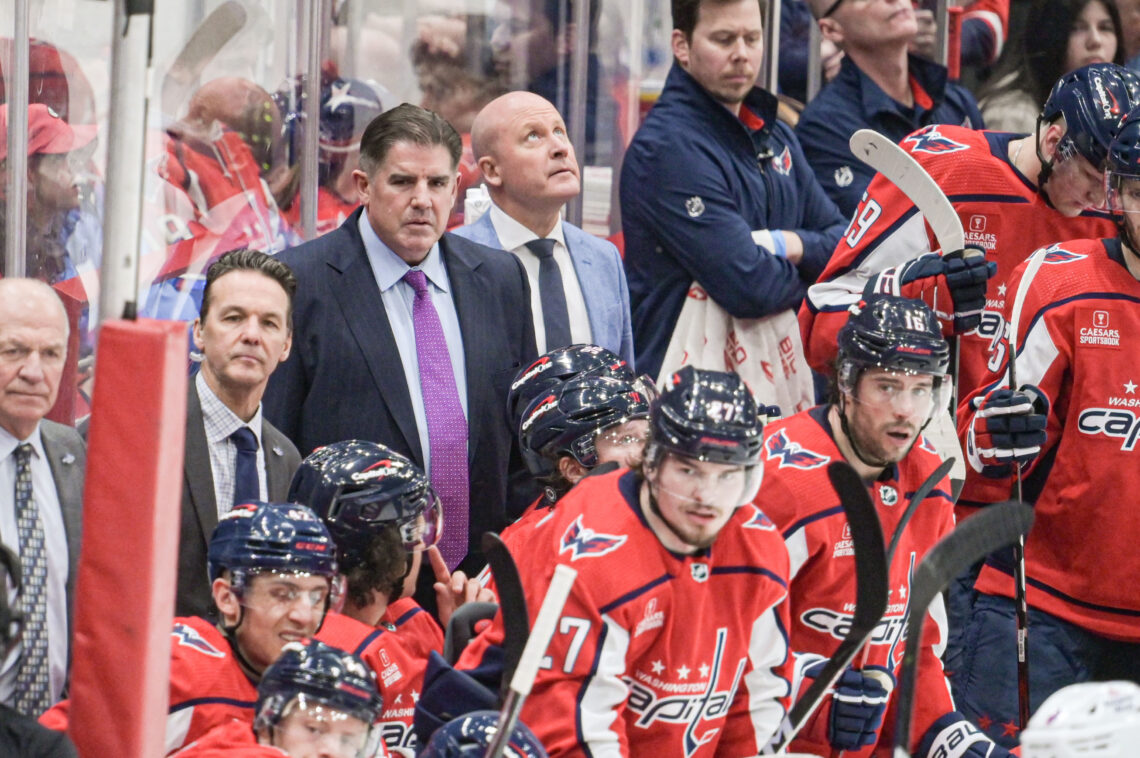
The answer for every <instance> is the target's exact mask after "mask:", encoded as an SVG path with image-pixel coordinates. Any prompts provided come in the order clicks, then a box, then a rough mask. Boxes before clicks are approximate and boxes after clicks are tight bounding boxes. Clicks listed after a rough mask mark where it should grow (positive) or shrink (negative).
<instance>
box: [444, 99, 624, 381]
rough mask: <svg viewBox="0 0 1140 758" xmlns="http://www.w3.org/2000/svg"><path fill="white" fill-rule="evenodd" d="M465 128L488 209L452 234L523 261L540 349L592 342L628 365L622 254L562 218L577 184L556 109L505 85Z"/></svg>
mask: <svg viewBox="0 0 1140 758" xmlns="http://www.w3.org/2000/svg"><path fill="white" fill-rule="evenodd" d="M471 137H472V139H471V141H472V147H473V148H474V151H475V159H476V160H477V161H478V162H479V169H480V170H481V171H482V172H483V181H484V183H485V185H486V187H487V191H488V193H489V194H490V195H491V208H490V210H489V211H488V212H487V213H485V214H484V215H483V216H482V217H481V218H480V219H479V220H478V221H476V222H475V223H473V224H470V225H468V226H464V227H461V228H459V229H456V230H455V234H456V235H457V236H460V237H463V238H465V239H469V240H472V241H474V242H478V243H480V244H483V245H487V246H488V247H494V248H499V249H501V250H509V251H510V252H512V253H513V254H514V255H515V256H516V257H517V258H518V259H519V260H520V261H522V264H523V267H524V268H525V269H526V272H527V279H528V281H529V282H530V307H531V313H532V314H533V316H534V331H535V342H536V343H537V348H538V352H539V353H546V352H549V351H551V350H555V349H557V348H560V347H566V346H568V345H571V344H586V343H590V344H596V345H601V346H602V347H605V348H607V349H609V350H612V351H614V352H615V353H617V354H619V355H620V356H621V357H622V358H623V359H625V361H626V362H627V363H630V364H632V363H633V327H632V326H631V325H630V316H629V289H628V287H627V285H626V282H625V270H624V269H623V268H622V263H621V256H620V255H619V254H618V251H617V248H615V247H614V246H613V244H612V243H610V242H607V241H606V240H602V239H598V238H597V237H594V236H593V235H591V234H587V233H586V232H583V231H582V230H581V229H579V228H578V227H576V226H574V225H573V224H571V223H570V222H568V221H564V220H563V219H562V206H563V205H565V204H566V203H567V202H569V201H570V200H572V199H574V198H575V197H577V196H578V195H579V194H580V193H581V191H582V183H581V179H580V176H579V169H578V159H577V157H576V156H575V155H574V146H573V145H572V144H571V143H570V137H569V135H568V134H567V133H566V124H565V122H563V120H562V116H561V115H560V114H559V113H558V110H557V109H556V108H555V107H554V106H553V105H551V103H550V102H549V101H547V100H545V99H543V98H542V97H540V96H538V95H535V94H533V93H530V92H511V93H508V94H506V95H503V96H502V97H499V98H497V99H495V100H493V101H492V102H491V103H490V104H488V105H487V107H486V108H484V109H483V110H482V111H480V112H479V115H478V116H477V117H476V118H475V123H474V125H473V126H472V131H471Z"/></svg>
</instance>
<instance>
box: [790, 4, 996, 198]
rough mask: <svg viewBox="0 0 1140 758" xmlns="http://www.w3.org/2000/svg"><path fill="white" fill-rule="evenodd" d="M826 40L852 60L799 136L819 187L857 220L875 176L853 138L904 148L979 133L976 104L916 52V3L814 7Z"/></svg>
mask: <svg viewBox="0 0 1140 758" xmlns="http://www.w3.org/2000/svg"><path fill="white" fill-rule="evenodd" d="M810 5H811V8H812V13H813V14H815V17H816V18H817V19H818V23H819V30H820V32H821V33H822V35H823V37H824V39H830V40H831V41H832V42H834V43H835V44H836V46H838V47H839V48H840V49H841V50H843V52H844V58H843V62H842V64H841V65H840V69H839V75H838V76H837V77H836V78H835V79H834V80H833V81H832V82H831V83H830V84H828V85H827V86H826V87H825V88H824V89H823V91H822V92H820V93H819V96H818V97H816V98H815V99H814V100H812V101H811V102H810V103H809V104H808V106H807V108H805V109H804V112H803V113H802V114H800V121H799V124H797V126H796V136H797V137H798V138H799V140H800V143H801V144H802V145H803V148H804V155H805V156H806V157H807V160H808V162H809V163H810V164H811V167H812V169H813V170H814V171H815V175H816V177H817V178H818V179H819V183H820V184H821V185H823V188H824V190H825V191H826V192H827V194H828V195H829V196H830V197H831V199H832V200H834V201H835V204H836V205H838V206H839V210H840V212H842V213H843V215H844V216H845V217H848V216H850V215H851V212H852V211H854V210H855V206H856V205H857V204H858V203H859V198H860V197H861V196H862V195H863V190H865V189H866V188H867V184H868V183H869V182H870V181H871V177H872V176H874V173H875V172H874V171H873V170H872V169H871V167H870V166H868V165H867V164H865V163H863V162H862V161H860V160H858V159H856V158H855V157H854V156H852V155H851V148H850V146H849V145H848V140H850V138H851V135H852V134H854V133H855V132H856V131H858V130H859V129H864V128H866V129H874V130H875V131H877V132H881V133H882V134H884V135H886V136H887V137H888V138H889V139H890V140H891V141H893V142H898V141H899V140H901V139H902V138H903V137H905V136H906V135H908V134H910V133H911V132H913V131H914V130H915V129H918V128H919V127H922V126H926V125H928V124H953V125H955V126H967V127H971V128H974V129H979V128H981V126H982V117H981V114H980V113H979V112H978V106H977V104H976V103H975V102H974V96H973V95H971V94H970V93H969V91H967V90H966V89H964V88H963V87H960V86H958V85H957V84H953V83H950V82H949V81H948V80H947V76H948V75H947V71H946V68H945V67H944V66H939V65H938V64H936V63H932V62H931V61H928V60H926V59H924V58H919V57H918V56H915V55H912V54H910V53H909V51H908V46H909V45H910V43H911V40H913V39H914V37H915V34H916V33H917V31H918V26H917V22H916V20H915V15H914V8H913V6H912V5H911V3H910V1H909V0H873V1H872V2H871V3H870V4H869V5H868V4H866V3H863V2H860V1H859V0H810Z"/></svg>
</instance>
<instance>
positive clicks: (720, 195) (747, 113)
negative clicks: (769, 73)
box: [621, 63, 846, 376]
mask: <svg viewBox="0 0 1140 758" xmlns="http://www.w3.org/2000/svg"><path fill="white" fill-rule="evenodd" d="M776 105H777V100H776V98H775V97H774V96H772V95H771V94H769V93H768V92H765V91H764V90H761V89H759V88H756V89H753V90H752V91H751V92H750V93H749V94H748V96H747V97H746V98H745V100H744V104H743V105H742V106H741V115H742V118H737V117H736V116H734V115H733V114H732V113H730V112H729V110H728V109H727V108H725V107H724V106H723V105H721V104H720V103H718V102H717V101H716V100H714V99H713V98H712V97H711V96H710V95H709V94H708V92H706V91H705V89H704V88H703V87H701V86H700V84H698V83H697V81H696V80H695V79H693V78H692V77H691V76H690V75H689V74H688V73H687V72H686V71H685V70H684V69H682V68H681V67H680V66H679V65H677V64H676V63H674V64H673V68H672V69H671V70H670V71H669V76H668V78H667V79H666V81H665V88H664V90H663V91H662V92H661V97H660V98H659V99H658V100H657V103H656V104H655V105H654V106H653V109H652V110H651V111H650V112H649V115H648V117H646V119H645V123H644V124H643V125H642V126H641V128H640V129H638V131H637V134H635V135H634V137H633V141H632V142H631V144H630V146H629V150H628V151H627V152H626V154H625V158H624V159H623V163H622V174H621V212H622V228H623V231H624V233H625V267H626V275H627V278H628V282H629V295H630V307H631V310H632V315H633V336H634V344H635V345H636V346H637V351H638V352H637V367H638V369H639V370H640V371H644V372H647V373H649V374H650V375H651V376H656V375H657V373H658V372H659V371H660V369H661V361H662V360H663V359H664V357H665V349H666V347H667V346H668V344H669V338H670V337H671V336H672V334H673V327H674V325H675V324H676V323H677V316H678V315H679V314H680V312H681V306H682V305H683V304H684V301H685V296H686V293H687V292H688V290H689V286H690V285H691V284H692V282H693V281H694V280H696V281H697V282H699V283H700V285H701V286H702V287H704V289H705V290H706V291H707V292H708V294H709V296H710V297H712V299H713V300H715V301H716V302H717V303H718V304H719V305H720V306H721V307H722V308H724V309H725V310H726V311H728V312H729V313H730V314H732V315H733V316H736V317H739V318H758V317H760V316H767V315H770V314H773V313H779V312H780V311H785V310H787V309H789V308H797V307H799V304H800V301H801V300H802V299H803V297H804V293H805V292H806V290H807V286H808V285H809V284H810V283H812V282H814V281H815V279H816V277H817V276H818V275H819V273H820V272H821V271H822V270H823V267H824V264H826V263H827V258H828V255H830V253H831V251H832V250H833V249H834V248H835V243H836V242H837V241H838V239H839V233H840V232H841V231H842V230H843V223H844V221H845V220H846V219H844V218H843V217H842V216H841V215H840V214H839V211H838V209H836V207H835V205H834V204H833V203H832V202H831V201H830V200H829V199H828V198H827V196H826V195H825V194H824V192H823V189H822V188H821V187H820V186H819V184H818V183H817V182H816V181H815V176H814V175H813V174H812V172H811V168H810V167H809V166H808V164H807V161H806V160H805V159H804V155H803V151H802V150H801V149H800V145H799V142H798V141H797V140H796V137H795V135H794V134H793V133H792V130H791V129H790V128H788V126H787V125H785V124H783V123H780V122H778V121H776ZM742 119H743V120H742ZM763 229H770V230H773V229H782V230H787V231H791V232H795V233H796V234H797V235H799V237H800V238H801V239H802V240H803V244H804V257H803V260H802V261H801V262H800V264H799V265H798V266H793V265H792V264H791V263H789V262H788V260H787V259H786V258H784V257H781V256H779V255H776V254H774V253H772V252H769V251H767V250H766V249H764V248H761V247H760V246H758V245H757V244H756V243H755V242H754V241H753V240H752V232H753V231H757V230H763Z"/></svg>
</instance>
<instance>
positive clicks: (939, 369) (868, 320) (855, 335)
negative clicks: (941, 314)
mask: <svg viewBox="0 0 1140 758" xmlns="http://www.w3.org/2000/svg"><path fill="white" fill-rule="evenodd" d="M850 311H851V315H850V317H848V319H847V323H846V324H844V325H843V328H842V329H840V330H839V371H838V374H839V380H840V386H844V385H845V384H846V385H848V386H854V384H855V382H854V380H855V379H856V378H857V375H858V373H859V372H860V371H862V370H863V369H866V368H872V367H873V368H882V369H889V370H891V371H907V372H910V373H913V374H932V375H935V376H942V375H944V374H945V373H946V370H947V367H948V366H949V364H950V345H949V344H948V343H947V342H946V340H945V339H944V338H943V336H942V332H941V330H940V329H939V326H938V320H937V319H936V318H935V316H934V311H932V310H930V308H929V307H928V306H927V305H926V303H924V302H922V301H921V300H913V299H911V298H907V297H899V296H897V295H875V296H873V297H871V298H868V299H865V300H862V301H860V302H859V303H858V304H856V305H853V306H851V309H850Z"/></svg>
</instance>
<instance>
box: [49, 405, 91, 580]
mask: <svg viewBox="0 0 1140 758" xmlns="http://www.w3.org/2000/svg"><path fill="white" fill-rule="evenodd" d="M40 438H41V440H42V441H43V445H44V455H46V456H47V459H48V466H50V467H51V478H52V480H53V481H54V482H55V492H56V497H57V498H58V499H59V510H60V513H61V514H62V516H63V529H64V531H65V532H66V535H67V551H68V564H69V566H70V571H69V574H68V577H69V579H68V583H69V584H74V582H75V578H76V577H75V570H76V567H77V565H78V558H79V546H80V542H81V541H82V537H83V529H82V515H81V514H82V511H81V504H82V502H83V465H84V461H82V460H80V459H79V457H78V456H77V455H76V453H75V452H73V451H72V450H71V449H70V446H69V445H67V444H66V443H65V442H64V440H63V439H61V438H60V436H58V435H57V434H56V432H55V430H54V429H52V428H51V427H50V425H49V424H48V423H47V422H44V423H43V424H41V426H40Z"/></svg>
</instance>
